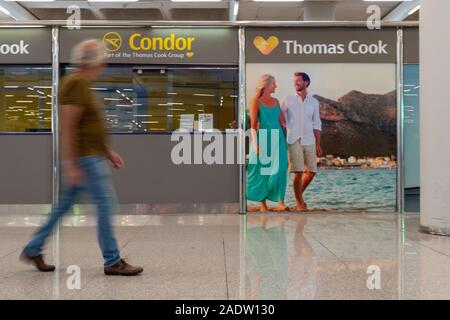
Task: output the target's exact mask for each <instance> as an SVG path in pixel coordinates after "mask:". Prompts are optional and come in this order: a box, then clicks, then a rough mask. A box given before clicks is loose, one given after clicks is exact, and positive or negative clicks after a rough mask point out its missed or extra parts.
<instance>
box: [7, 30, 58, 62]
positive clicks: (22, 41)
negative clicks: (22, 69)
mask: <svg viewBox="0 0 450 320" xmlns="http://www.w3.org/2000/svg"><path fill="white" fill-rule="evenodd" d="M51 41H52V39H51V31H50V29H47V28H32V29H24V28H18V29H11V28H8V29H0V63H2V64H10V63H11V64H12V63H14V64H25V63H26V64H36V63H51V61H52V42H51Z"/></svg>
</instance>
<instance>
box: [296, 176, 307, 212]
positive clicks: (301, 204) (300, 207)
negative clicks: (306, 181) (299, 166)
mask: <svg viewBox="0 0 450 320" xmlns="http://www.w3.org/2000/svg"><path fill="white" fill-rule="evenodd" d="M302 181H303V172H302V171H298V172H295V173H294V181H293V184H294V194H295V201H296V203H297V205H296V207H295V211H305V210H306V204H305V201H303V186H302Z"/></svg>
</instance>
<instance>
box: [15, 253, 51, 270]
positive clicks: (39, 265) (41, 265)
mask: <svg viewBox="0 0 450 320" xmlns="http://www.w3.org/2000/svg"><path fill="white" fill-rule="evenodd" d="M20 260H22V261H23V262H25V263H28V264H33V265H34V266H35V267H36V269H38V270H39V271H42V272H51V271H54V270H55V266H52V265H51V264H46V263H45V262H44V257H43V256H42V254H40V255H37V256H34V257H32V256H28V255H26V254H25V253H22V254H21V255H20Z"/></svg>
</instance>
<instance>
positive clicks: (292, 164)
mask: <svg viewBox="0 0 450 320" xmlns="http://www.w3.org/2000/svg"><path fill="white" fill-rule="evenodd" d="M288 150H289V168H290V172H300V171H310V172H317V155H316V146H315V145H309V146H302V145H301V144H300V139H299V140H297V141H295V142H294V143H293V144H288ZM305 167H306V169H308V170H305Z"/></svg>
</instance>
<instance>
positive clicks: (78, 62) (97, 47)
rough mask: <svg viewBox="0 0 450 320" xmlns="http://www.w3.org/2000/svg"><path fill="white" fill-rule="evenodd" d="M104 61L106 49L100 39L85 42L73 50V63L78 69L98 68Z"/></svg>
mask: <svg viewBox="0 0 450 320" xmlns="http://www.w3.org/2000/svg"><path fill="white" fill-rule="evenodd" d="M104 60H105V49H104V47H103V43H102V42H101V41H100V40H98V39H89V40H85V41H83V42H80V43H79V44H77V45H76V46H75V48H73V49H72V54H71V62H72V64H74V65H75V66H77V67H78V68H89V67H96V66H98V65H100V64H102V63H103V62H104Z"/></svg>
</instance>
